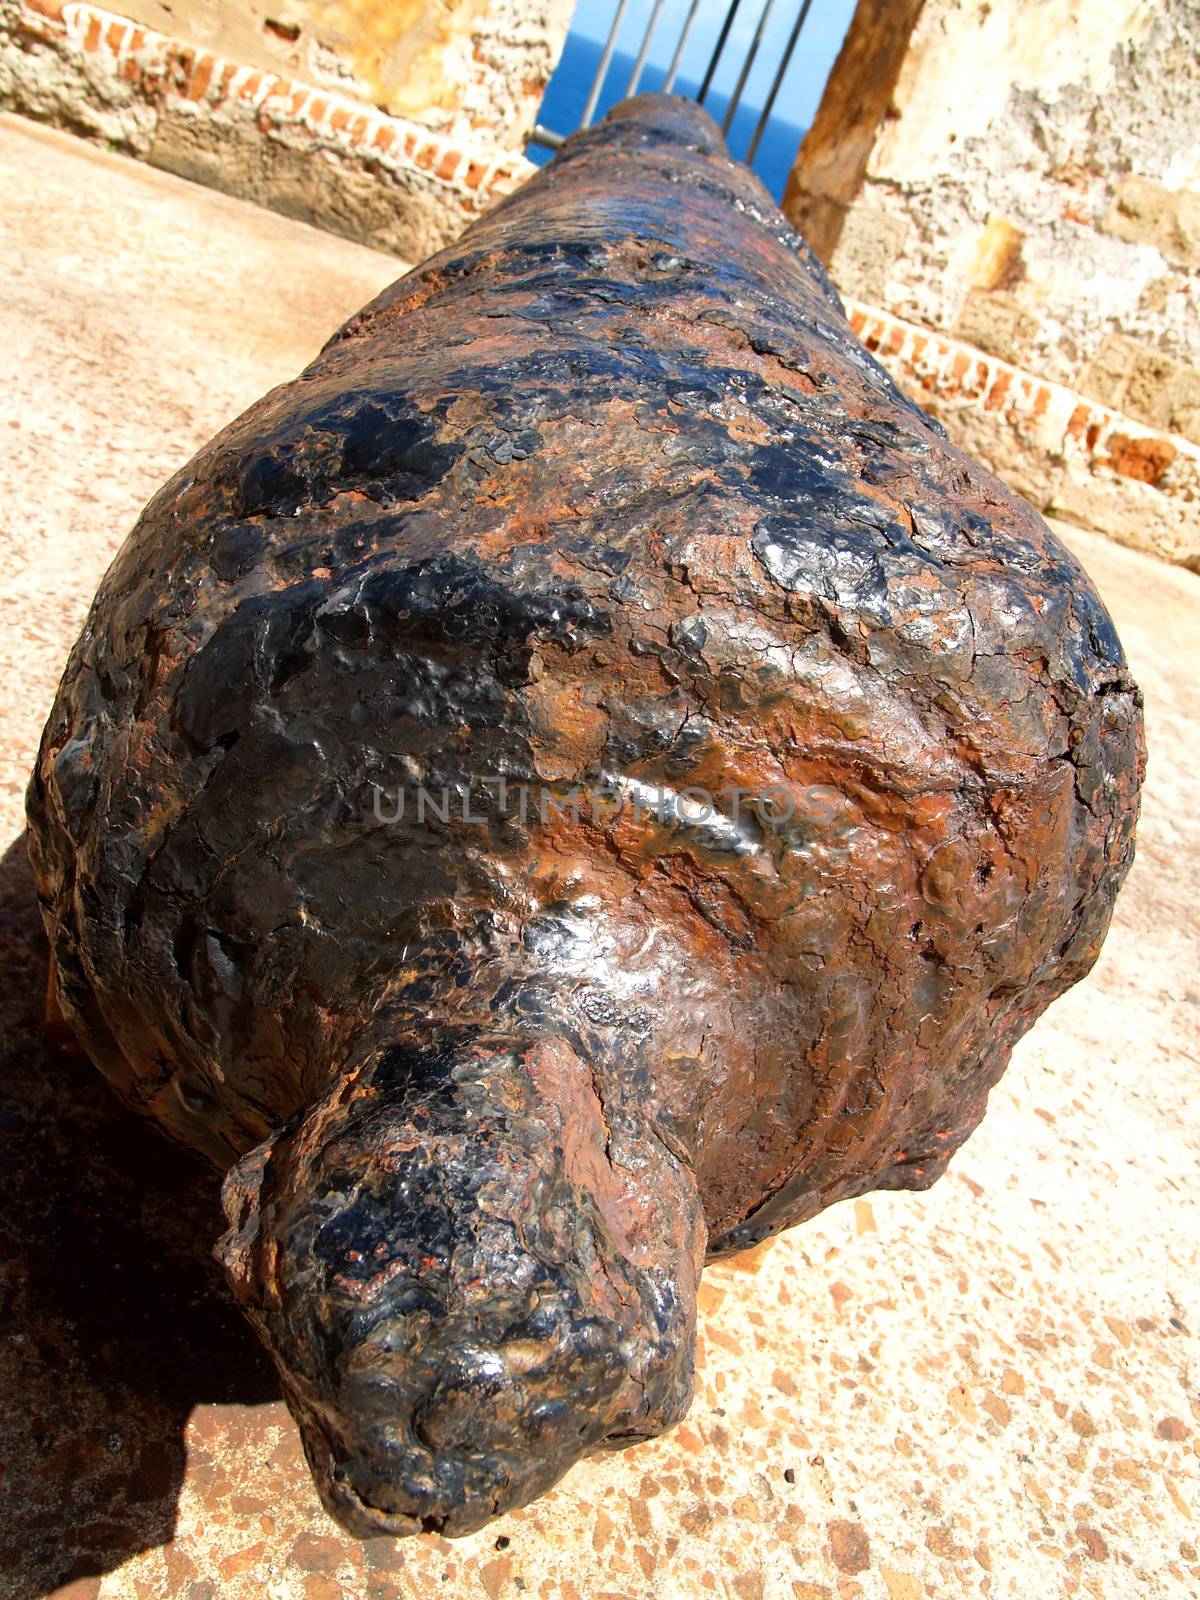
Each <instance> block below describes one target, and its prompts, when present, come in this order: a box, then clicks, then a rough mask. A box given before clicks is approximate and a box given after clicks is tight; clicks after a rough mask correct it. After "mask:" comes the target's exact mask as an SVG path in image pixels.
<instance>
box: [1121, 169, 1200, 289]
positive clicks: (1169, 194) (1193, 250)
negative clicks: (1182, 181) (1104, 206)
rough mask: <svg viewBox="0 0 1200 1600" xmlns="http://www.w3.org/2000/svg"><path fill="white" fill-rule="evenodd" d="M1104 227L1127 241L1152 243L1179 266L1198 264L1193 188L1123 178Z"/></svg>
mask: <svg viewBox="0 0 1200 1600" xmlns="http://www.w3.org/2000/svg"><path fill="white" fill-rule="evenodd" d="M1104 229H1105V231H1106V232H1107V233H1115V234H1116V235H1117V237H1118V238H1119V239H1127V240H1128V241H1129V242H1130V243H1131V244H1149V245H1153V246H1154V247H1155V249H1156V250H1161V251H1162V253H1163V255H1164V256H1165V257H1166V258H1167V260H1168V261H1173V262H1175V263H1176V264H1177V265H1179V266H1181V267H1188V268H1191V269H1193V270H1194V269H1195V268H1197V267H1200V193H1197V192H1196V191H1194V190H1191V189H1168V188H1167V187H1166V185H1165V184H1161V183H1155V182H1153V181H1152V180H1151V179H1149V178H1136V177H1134V178H1126V179H1125V180H1124V182H1123V183H1121V184H1120V185H1118V188H1117V192H1116V197H1115V201H1114V204H1113V208H1112V210H1111V211H1110V212H1109V214H1108V216H1107V217H1106V218H1105V219H1104Z"/></svg>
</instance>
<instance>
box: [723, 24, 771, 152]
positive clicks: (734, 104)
mask: <svg viewBox="0 0 1200 1600" xmlns="http://www.w3.org/2000/svg"><path fill="white" fill-rule="evenodd" d="M774 4H775V0H767V3H766V5H765V6H764V7H763V8H762V10H761V12H760V13H759V17H758V26H757V27H756V28H755V30H754V37H753V39H751V41H750V48H749V50H747V51H746V59H745V60H744V61H743V62H742V70H741V72H739V73H738V81H737V85H736V87H735V88H734V91H733V98H732V99H731V100H730V102H729V104H728V106H726V108H725V118H724V121H723V122H722V123H721V132H722V133H728V132H729V130H730V128H731V127H732V125H733V118H734V113H735V112H736V111H737V108H738V104H739V102H740V101H741V98H742V90H743V89H744V88H745V87H746V79H747V78H748V77H749V76H750V68H751V67H752V66H753V65H754V58H755V56H756V55H757V54H758V47H759V45H760V44H761V43H762V36H763V29H764V28H765V27H766V25H767V18H768V17H769V16H770V15H771V8H772V7H773V6H774Z"/></svg>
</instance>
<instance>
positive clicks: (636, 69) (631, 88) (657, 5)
mask: <svg viewBox="0 0 1200 1600" xmlns="http://www.w3.org/2000/svg"><path fill="white" fill-rule="evenodd" d="M663 4H664V0H654V10H653V11H652V12H651V13H650V20H649V22H647V24H646V31H645V33H644V34H643V35H642V48H641V49H640V50H639V51H638V57H637V60H636V61H635V62H634V63H633V71H632V72H631V73H630V74H629V84H628V87H627V88H626V90H625V94H626V96H629V95H631V94H636V93H637V86H638V84H639V83H640V82H641V81H642V70H643V68H644V67H645V65H646V57H647V56H648V55H649V54H650V41H651V39H653V37H654V30H655V28H656V27H657V25H658V14H659V12H660V11H661V10H662V8H663Z"/></svg>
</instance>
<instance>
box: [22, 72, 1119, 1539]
mask: <svg viewBox="0 0 1200 1600" xmlns="http://www.w3.org/2000/svg"><path fill="white" fill-rule="evenodd" d="M1141 749H1142V747H1141V720H1140V712H1139V699H1138V694H1137V691H1136V689H1135V686H1134V684H1133V683H1132V681H1131V679H1130V677H1129V675H1128V672H1127V671H1126V668H1125V664H1124V660H1123V657H1122V654H1121V648H1120V645H1119V643H1118V641H1117V638H1116V636H1115V634H1114V632H1113V628H1112V624H1111V622H1110V620H1109V618H1108V616H1107V614H1106V613H1105V611H1104V608H1103V606H1102V605H1101V603H1100V601H1099V600H1098V598H1097V596H1096V594H1095V592H1094V590H1093V588H1092V586H1091V584H1090V583H1089V581H1088V579H1087V577H1086V576H1085V574H1084V573H1083V572H1082V570H1081V569H1080V567H1079V566H1078V565H1077V563H1076V562H1075V561H1074V560H1073V559H1072V557H1071V556H1070V555H1069V554H1068V553H1067V552H1066V550H1065V549H1064V548H1063V547H1062V546H1061V545H1060V544H1059V543H1058V542H1057V541H1056V540H1055V538H1054V537H1053V536H1052V535H1051V534H1050V532H1049V530H1048V529H1047V528H1046V527H1045V525H1044V524H1043V523H1042V521H1041V520H1040V519H1039V518H1038V517H1037V516H1036V515H1035V514H1034V512H1033V511H1031V510H1030V508H1029V507H1028V506H1026V505H1025V504H1024V503H1022V502H1021V501H1020V500H1019V499H1018V498H1017V497H1016V496H1015V495H1013V494H1012V493H1010V492H1009V491H1008V490H1007V489H1006V488H1004V487H1003V486H1002V485H1001V484H1000V483H998V482H997V481H996V480H995V479H994V478H992V477H991V476H990V475H989V474H988V473H986V472H984V471H982V470H981V469H980V468H979V467H978V466H976V465H975V464H974V463H973V462H971V461H970V460H968V459H967V458H966V457H965V456H964V455H963V454H962V453H961V452H960V451H959V450H957V449H956V448H954V447H953V446H952V445H950V444H949V443H948V442H947V440H946V438H945V437H944V435H943V434H942V432H941V431H940V430H939V428H938V427H937V426H936V425H935V424H933V423H932V422H931V421H930V420H929V419H928V418H927V417H926V416H924V415H923V414H922V412H921V411H920V410H918V409H917V408H916V407H915V406H914V405H912V404H911V403H910V402H909V401H907V400H906V399H905V398H904V397H903V396H902V395H901V394H900V393H899V392H898V391H897V390H896V388H895V387H894V385H893V384H892V382H891V381H890V379H889V378H888V377H887V376H886V375H885V373H884V372H883V371H882V369H881V368H880V367H879V366H878V365H877V364H876V363H875V362H874V361H873V360H872V359H871V358H870V357H869V356H868V355H867V354H866V353H865V352H864V351H863V349H862V348H861V347H860V346H859V345H858V344H857V342H856V341H855V340H854V338H853V337H852V335H851V333H850V331H849V329H848V327H847V324H846V322H845V320H844V317H843V314H842V311H841V308H840V306H839V303H838V301H837V299H836V297H835V295H834V293H833V291H832V290H831V288H830V287H829V285H828V283H827V281H826V279H825V277H824V274H823V273H822V271H821V268H820V266H819V265H818V263H817V261H816V260H815V258H814V257H813V256H812V254H811V253H810V251H809V250H808V249H807V247H806V246H805V245H804V244H803V242H802V241H801V240H800V239H799V238H798V237H797V236H796V235H795V234H794V233H793V232H792V231H791V230H790V229H789V228H788V227H787V225H786V224H785V222H784V220H783V218H782V217H781V216H780V215H779V213H778V212H777V211H776V210H775V208H774V207H773V206H772V205H771V203H770V202H769V200H768V198H767V196H766V193H765V191H764V190H763V189H762V188H761V186H760V185H759V184H758V182H757V181H756V180H755V179H753V178H752V177H751V176H750V175H749V173H747V172H746V171H745V170H744V169H743V168H741V167H740V166H738V165H736V164H734V163H732V162H731V161H730V160H729V159H728V158H727V156H726V155H725V152H724V147H723V145H722V144H721V141H720V138H719V136H718V134H717V131H716V129H715V126H714V125H713V123H712V122H711V121H710V119H709V118H708V116H707V115H706V114H705V113H704V112H702V111H700V110H698V109H697V108H695V107H692V106H688V105H687V104H686V103H684V102H680V101H674V100H667V99H663V98H661V97H652V96H646V97H642V98H640V99H638V100H635V101H631V102H629V103H627V104H626V105H624V106H622V107H620V108H618V109H617V110H616V111H615V112H613V113H612V115H611V116H610V117H609V118H608V120H607V121H606V122H605V123H603V124H602V125H601V126H599V127H598V128H594V129H591V130H589V131H587V132H586V133H584V134H581V135H578V136H577V137H576V138H574V139H572V140H570V141H569V142H568V144H567V145H566V147H565V148H564V150H563V152H562V154H561V155H560V156H559V157H558V158H557V159H556V160H555V161H554V162H553V163H552V165H551V166H550V167H549V168H547V169H546V170H545V171H544V172H543V173H542V174H541V175H540V176H538V177H537V178H536V179H534V180H533V181H532V182H531V183H530V184H529V185H528V186H527V187H526V188H525V189H523V190H522V191H521V192H520V193H519V194H517V195H515V196H514V197H512V198H511V199H509V200H508V201H506V202H505V203H504V204H503V205H501V206H500V207H499V208H498V209H497V210H496V211H494V212H493V213H492V214H491V215H490V216H488V217H487V218H485V219H484V220H483V221H481V222H479V223H477V224H476V225H475V226H473V227H472V228H471V229H470V230H469V231H468V232H467V233H466V234H465V235H464V237H463V238H462V240H461V241H460V242H459V243H458V244H457V245H455V246H454V247H453V248H451V249H448V250H445V251H443V252H442V253H441V254H440V255H438V256H435V257H434V258H433V259H432V260H430V261H428V262H426V263H425V264H424V265H423V266H421V267H419V268H418V269H417V270H416V271H415V272H412V273H410V274H409V275H408V276H407V277H405V278H403V279H402V280H401V281H400V282H399V283H397V284H396V285H395V286H394V287H393V288H391V289H389V290H388V291H387V292H386V293H385V294H383V295H382V296H381V297H380V298H379V299H378V300H377V301H375V302H374V304H372V305H371V306H369V307H367V308H366V309H365V310H364V311H363V312H361V313H360V314H359V315H358V316H356V317H355V318H353V319H352V320H351V322H349V323H348V324H347V326H346V327H345V328H343V329H342V331H341V332H340V333H339V334H338V335H337V336H336V337H335V338H334V339H333V340H332V341H331V342H330V344H329V345H328V346H327V348H326V349H325V350H324V352H323V353H322V354H321V356H320V357H319V359H318V360H317V361H315V362H314V363H313V365H312V366H311V367H310V368H309V369H308V370H307V371H306V372H305V373H303V374H302V375H301V376H300V377H299V378H298V379H297V380H296V381H295V382H294V383H291V384H287V385H285V386H284V387H283V388H280V389H277V390H276V391H274V393H272V394H270V395H268V396H266V397H265V398H264V399H263V400H262V401H260V402H259V403H258V404H257V405H256V406H254V407H253V408H252V409H251V410H250V411H249V412H247V413H246V415H245V416H243V417H242V418H241V419H239V420H238V421H237V422H235V423H233V424H232V425H231V426H230V427H229V428H227V429H226V430H225V431H224V432H223V433H222V434H220V435H219V436H218V437H217V438H216V439H215V440H214V441H213V442H212V443H211V444H210V445H208V446H207V447H206V448H205V449H204V450H202V451H201V452H200V454H199V455H198V456H197V457H196V459H195V460H194V461H193V462H192V463H191V464H190V465H189V466H188V467H187V468H185V469H184V470H183V471H182V472H181V473H179V474H178V475H177V476H176V477H175V478H174V479H173V480H172V481H171V482H170V483H169V484H168V485H167V486H166V487H165V488H164V489H163V490H162V491H161V492H160V493H159V494H158V495H157V496H156V497H155V499H154V500H153V501H152V502H151V504H150V505H149V507H148V508H147V510H146V512H145V514H144V515H143V517H142V519H141V521H140V522H139V524H138V526H137V528H136V529H135V530H134V532H133V534H132V535H131V537H130V539H129V541H128V542H127V544H126V545H125V547H124V548H123V550H122V551H121V553H120V554H119V556H118V557H117V559H116V561H115V562H114V564H113V566H112V568H111V570H110V572H109V573H108V575H107V577H106V578H105V580H104V583H103V585H102V587H101V589H100V592H99V594H98V596H97V598H96V602H95V605H94V608H93V610H92V613H91V616H90V618H89V620H88V623H87V626H86V628H85V630H84V633H83V636H82V638H81V639H80V640H79V643H78V645H77V646H76V648H75V651H74V653H73V655H72V657H71V660H70V663H69V665H68V667H67V671H66V675H65V677H64V679H63V683H62V687H61V689H60V691H59V695H58V699H57V702H56V704H55V707H54V710H53V713H52V715H51V717H50V720H49V723H48V725H47V728H46V732H45V737H44V740H43V744H42V749H41V753H40V756H39V760H38V766H37V771H36V773H35V775H34V779H33V782H32V786H31V790H30V799H29V816H30V836H31V849H32V854H33V860H34V864H35V869H36V872H37V877H38V880H39V885H40V890H41V895H42V901H43V906H44V912H45V919H46V924H47V927H48V929H49V933H50V938H51V942H52V946H53V953H54V959H55V966H56V1004H57V1006H58V1007H59V1008H60V1009H61V1012H62V1013H63V1014H64V1015H65V1017H66V1019H67V1020H68V1022H69V1024H70V1026H71V1028H72V1029H73V1030H74V1032H75V1033H76V1035H77V1036H78V1038H79V1039H80V1040H81V1041H82V1043H83V1044H84V1046H85V1047H86V1048H87V1050H88V1051H89V1052H90V1054H91V1056H92V1057H93V1059H94V1060H95V1062H96V1063H97V1065H98V1066H99V1067H100V1068H101V1070H102V1071H103V1072H104V1073H105V1074H106V1076H107V1077H108V1078H109V1079H110V1080H111V1082H112V1083H113V1084H114V1085H115V1086H116V1088H117V1089H118V1091H119V1092H120V1093H121V1094H122V1095H123V1096H124V1098H125V1099H126V1100H127V1101H128V1102H129V1103H130V1104H131V1105H133V1106H134V1107H136V1108H137V1109H138V1110H140V1111H142V1112H144V1113H145V1114H146V1115H148V1116H150V1117H152V1118H154V1119H155V1120H156V1121H157V1122H159V1123H160V1124H162V1125H163V1127H165V1128H166V1129H167V1130H168V1131H169V1132H170V1133H172V1134H174V1135H175V1136H176V1137H177V1138H179V1139H181V1140H183V1141H185V1142H186V1143H188V1144H190V1145H194V1146H197V1147H199V1148H201V1149H203V1150H205V1151H207V1152H208V1154H209V1155H210V1156H211V1157H212V1159H213V1160H214V1161H216V1162H218V1163H220V1164H222V1165H223V1166H231V1167H232V1170H231V1171H230V1174H229V1177H228V1179H227V1183H226V1199H227V1209H228V1215H229V1222H230V1227H229V1232H228V1233H227V1234H226V1235H225V1237H224V1239H223V1240H222V1241H221V1244H220V1253H221V1256H222V1259H223V1260H224V1262H225V1265H226V1267H227V1270H228V1273H229V1278H230V1281H231V1283H232V1284H233V1287H234V1290H235V1292H236V1294H237V1297H238V1299H239V1301H240V1302H241V1304H242V1305H243V1306H244V1308H245V1310H246V1312H247V1314H248V1315H249V1317H250V1318H251V1320H252V1321H253V1323H254V1324H255V1326H256V1327H257V1329H258V1330H259V1332H260V1333H261V1335H262V1338H263V1339H264V1341H265V1343H266V1345H267V1347H268V1349H269V1350H270V1352H271V1354H272V1356H273V1357H274V1360H275V1362H276V1364H277V1366H278V1369H279V1374H280V1378H281V1381H282V1383H283V1386H284V1390H285V1393H286V1395H287V1399H288V1402H289V1404H290V1406H291V1408H292V1410H293V1412H294V1413H295V1416H296V1418H297V1420H298V1422H299V1424H300V1427H301V1430H302V1433H303V1437H304V1443H305V1448H306V1450H307V1452H308V1456H309V1460H310V1461H311V1463H312V1467H313V1471H314V1474H315V1476H316V1480H317V1483H318V1485H319V1487H320V1490H321V1493H322V1495H323V1497H324V1499H325V1502H326V1504H327V1505H328V1507H329V1509H330V1510H331V1511H332V1512H333V1514H334V1515H335V1516H336V1517H338V1518H339V1520H340V1521H341V1522H342V1523H343V1524H344V1525H345V1526H346V1527H347V1528H349V1529H351V1530H353V1531H354V1532H357V1533H360V1534H364V1535H365V1534H371V1533H377V1532H392V1533H415V1532H420V1531H421V1530H422V1529H438V1530H441V1531H443V1532H446V1533H450V1534H454V1533H463V1532H467V1531H469V1530H471V1529H474V1528H478V1527H479V1526H480V1525H481V1524H482V1523H484V1522H486V1521H487V1519H488V1518H489V1517H491V1516H493V1515H495V1514H496V1513H497V1512H500V1511H503V1510H505V1509H506V1508H509V1507H512V1506H516V1505H520V1504H521V1503H523V1502H525V1501H527V1500H529V1499H530V1498H532V1497H533V1496H535V1495H537V1494H540V1493H541V1492H543V1491H544V1490H545V1489H547V1488H548V1487H549V1486H550V1485H551V1484H553V1483H554V1482H555V1480H556V1479H557V1478H558V1477H559V1476H560V1475H561V1474H562V1473H563V1472H564V1471H565V1470H566V1469H567V1468H568V1467H569V1466H570V1465H571V1463H572V1462H573V1461H575V1460H577V1459H578V1458H579V1457H580V1456H581V1455H583V1454H585V1453H586V1452H589V1451H592V1450H595V1449H598V1448H601V1447H609V1446H620V1445H625V1444H628V1443H630V1442H631V1441H633V1440H636V1439H640V1438H645V1437H647V1436H649V1435H653V1434H655V1433H657V1432H659V1431H660V1430H661V1429H663V1428H665V1427H667V1426H669V1425H670V1424H671V1423H673V1422H675V1421H676V1420H677V1419H678V1418H679V1417H681V1416H682V1415H683V1413H684V1412H685V1411H686V1409H687V1406H688V1403H689V1400H690V1397H691V1393H692V1364H693V1341H694V1323H695V1290H696V1283H697V1279H698V1277H699V1274H700V1271H701V1268H702V1265H703V1262H704V1260H705V1257H706V1255H709V1256H711V1255H713V1254H716V1253H721V1252H725V1251H730V1250H736V1249H739V1248H742V1247H744V1246H746V1245H748V1244H751V1243H753V1242H755V1241H757V1240H759V1239H762V1238H764V1237H766V1236H767V1235H768V1234H770V1233H773V1232H776V1231H777V1230H779V1229H781V1228H784V1227H788V1226H790V1225H792V1224H793V1223H796V1222H800V1221H803V1220H804V1219H805V1218H807V1217H810V1216H812V1215H813V1214H814V1213H815V1212H817V1211H819V1210H820V1209H821V1208H822V1207H824V1206H827V1205H829V1204H831V1203H832V1202H833V1201H835V1200H840V1199H842V1198H844V1197H846V1196H849V1195H857V1194H861V1193H863V1192H864V1191H866V1190H870V1189H875V1188H893V1187H902V1188H919V1187H923V1186H925V1185H927V1184H929V1183H930V1182H932V1181H933V1180H934V1179H935V1178H936V1177H937V1176H938V1175H939V1174H940V1173H941V1171H942V1170H943V1168H944V1167H945V1165H946V1162H947V1160H948V1158H949V1157H950V1155H951V1154H952V1153H953V1151H954V1150H955V1149H957V1147H958V1146H959V1145H960V1144H961V1143H962V1141H963V1139H965V1138H966V1136H967V1135H968V1133H969V1132H970V1131H971V1129H972V1128H973V1127H974V1126H975V1125H976V1123H977V1122H978V1120H979V1118H980V1117H981V1115H982V1114H983V1110H984V1106H985V1102H986V1099H987V1094H988V1090H989V1088H990V1087H991V1086H992V1085H993V1084H994V1083H995V1082H996V1080H997V1078H998V1077H999V1075H1000V1073H1001V1072H1002V1070H1003V1068H1004V1066H1005V1063H1006V1062H1007V1060H1008V1057H1009V1052H1010V1051H1011V1049H1012V1046H1013V1044H1014V1042H1015V1041H1016V1040H1017V1039H1018V1038H1019V1037H1020V1035H1021V1034H1022V1033H1023V1032H1024V1031H1025V1030H1026V1029H1027V1028H1028V1027H1029V1025H1030V1024H1031V1022H1032V1021H1033V1020H1034V1018H1035V1017H1036V1016H1037V1015H1038V1014H1039V1013H1040V1012H1041V1011H1042V1010H1043V1008H1044V1007H1045V1006H1046V1005H1047V1004H1048V1003H1049V1002H1050V1001H1051V1000H1052V999H1053V998H1054V997H1055V996H1056V995H1059V994H1061V993H1062V992H1063V990H1064V989H1066V988H1067V987H1068V986H1069V985H1071V984H1073V983H1075V982H1076V981H1077V980H1078V979H1079V978H1081V977H1082V976H1083V975H1084V973H1086V972H1087V970H1088V968H1089V967H1090V966H1091V964H1092V962H1093V961H1094V959H1095V957H1096V954H1097V951H1098V949H1099V947H1100V943H1101V940H1102V939H1103V936H1104V933H1105V929H1106V927H1107V924H1108V921H1109V916H1110V914H1111V910H1112V905H1113V900H1114V897H1115V895H1116V893H1117V889H1118V887H1119V885H1120V882H1121V879H1122V877H1123V875H1124V873H1125V871H1126V869H1127V867H1128V864H1129V861H1130V859H1131V855H1132V835H1133V825H1134V817H1135V811H1136V801H1137V793H1138V785H1139V779H1140V774H1141V767H1142V753H1141ZM502 780H503V781H502Z"/></svg>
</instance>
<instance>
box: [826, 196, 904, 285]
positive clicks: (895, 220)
mask: <svg viewBox="0 0 1200 1600" xmlns="http://www.w3.org/2000/svg"><path fill="white" fill-rule="evenodd" d="M907 238H908V223H907V222H906V221H905V220H904V219H903V218H902V217H895V216H889V215H888V213H887V212H885V211H874V210H872V209H871V208H870V207H868V206H860V207H857V208H856V209H854V210H850V211H847V212H846V215H845V218H844V221H843V223H842V232H841V237H840V238H839V240H838V242H837V248H836V249H835V251H834V253H833V259H832V263H831V265H830V271H831V272H832V274H833V277H834V279H835V280H836V282H837V284H838V286H839V288H842V289H844V290H845V291H846V293H847V294H853V295H857V296H859V297H860V298H861V299H863V300H874V301H878V302H882V301H883V300H884V298H885V285H886V282H887V275H888V270H889V268H890V267H891V265H892V263H893V262H894V261H895V260H896V258H897V256H899V255H900V254H901V252H902V251H903V249H904V244H905V240H906V239H907Z"/></svg>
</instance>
